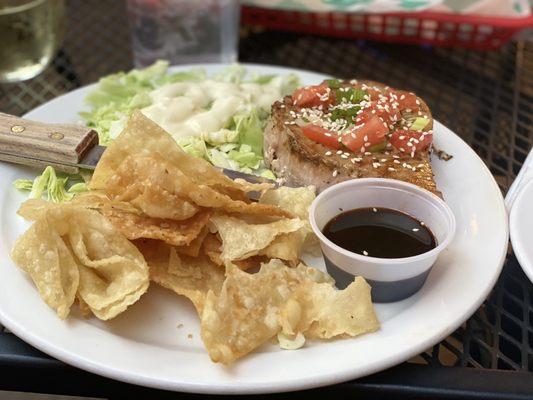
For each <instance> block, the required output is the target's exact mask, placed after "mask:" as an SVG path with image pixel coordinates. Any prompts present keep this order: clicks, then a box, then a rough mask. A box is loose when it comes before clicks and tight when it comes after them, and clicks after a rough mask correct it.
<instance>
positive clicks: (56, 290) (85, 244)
mask: <svg viewBox="0 0 533 400" xmlns="http://www.w3.org/2000/svg"><path fill="white" fill-rule="evenodd" d="M26 209H28V208H27V205H26ZM37 217H38V218H37V219H36V221H35V222H34V224H33V225H32V226H31V227H30V228H29V229H28V230H27V231H26V232H25V233H24V234H23V235H22V236H21V237H20V238H19V239H18V240H17V242H16V243H15V246H14V248H13V252H12V258H13V260H14V261H15V263H16V264H17V265H18V266H19V267H20V268H21V269H23V270H24V271H26V272H27V273H28V274H29V275H30V277H31V278H32V280H33V281H34V283H35V285H36V286H37V288H38V290H39V293H40V295H41V297H42V298H43V300H44V301H45V302H46V304H48V305H49V306H50V307H51V308H53V309H54V310H56V312H57V314H58V315H59V317H60V318H66V317H67V316H68V314H69V312H70V307H71V306H72V304H73V302H74V300H75V298H76V296H77V297H79V298H80V299H81V300H82V301H83V303H84V304H85V305H86V306H87V307H88V308H89V309H90V310H91V311H92V313H93V314H94V315H96V316H97V317H98V318H100V319H102V320H107V319H110V318H113V317H115V316H116V315H118V314H120V313H121V312H123V311H124V310H125V309H126V308H127V307H128V306H129V305H131V304H133V303H135V302H136V301H137V300H138V299H139V298H140V297H141V295H142V294H143V293H144V292H145V291H146V289H147V288H148V284H149V279H148V266H147V265H146V263H145V261H144V258H143V256H142V254H141V253H140V252H139V251H138V250H137V248H136V247H135V246H134V245H133V244H132V243H131V242H129V241H128V240H127V239H126V238H125V237H124V236H122V235H121V234H120V232H118V231H117V230H116V229H115V228H114V227H113V225H112V224H111V223H110V222H109V221H107V219H106V218H105V217H103V216H102V215H101V214H99V213H98V212H97V211H95V210H91V209H87V208H84V207H82V206H76V205H72V204H69V203H65V204H59V205H57V204H56V205H53V206H50V207H49V208H48V209H45V210H41V214H40V215H38V216H37Z"/></svg>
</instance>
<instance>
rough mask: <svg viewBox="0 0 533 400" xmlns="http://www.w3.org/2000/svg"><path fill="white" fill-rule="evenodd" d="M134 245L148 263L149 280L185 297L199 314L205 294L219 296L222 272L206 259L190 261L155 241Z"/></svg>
mask: <svg viewBox="0 0 533 400" xmlns="http://www.w3.org/2000/svg"><path fill="white" fill-rule="evenodd" d="M135 244H136V245H137V246H138V248H139V250H140V251H141V252H142V254H143V255H144V257H145V259H146V262H147V263H148V266H149V268H150V279H151V280H153V281H154V282H156V283H158V284H160V285H161V286H163V287H165V288H167V289H170V290H172V291H174V292H175V293H177V294H179V295H181V296H185V297H187V298H188V299H189V300H191V301H192V303H193V304H194V306H195V307H196V310H197V311H198V313H199V314H201V312H202V309H203V306H204V300H205V297H206V296H207V293H208V292H211V293H219V292H220V289H221V287H222V283H223V282H224V270H223V269H222V268H220V267H218V266H216V265H215V264H213V263H212V262H211V261H210V260H209V258H208V257H206V256H205V255H202V254H200V255H199V256H198V257H189V256H186V255H183V254H178V253H177V252H176V249H175V248H174V247H172V246H168V245H166V244H164V243H161V242H158V241H154V240H137V241H136V242H135Z"/></svg>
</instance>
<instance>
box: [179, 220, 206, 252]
mask: <svg viewBox="0 0 533 400" xmlns="http://www.w3.org/2000/svg"><path fill="white" fill-rule="evenodd" d="M208 233H209V228H208V227H207V226H206V227H204V228H203V229H202V231H201V232H200V234H199V235H198V236H196V238H195V239H194V240H193V241H192V242H190V243H189V244H188V245H184V246H175V247H174V248H175V249H176V251H177V252H178V253H179V254H183V255H186V256H189V257H198V254H200V249H201V248H202V245H203V244H204V240H205V238H206V236H207V234H208Z"/></svg>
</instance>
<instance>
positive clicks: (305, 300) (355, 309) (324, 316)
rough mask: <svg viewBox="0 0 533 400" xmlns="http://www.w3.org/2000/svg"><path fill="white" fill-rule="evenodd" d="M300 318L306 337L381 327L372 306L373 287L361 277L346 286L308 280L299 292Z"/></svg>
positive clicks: (301, 329) (322, 337)
mask: <svg viewBox="0 0 533 400" xmlns="http://www.w3.org/2000/svg"><path fill="white" fill-rule="evenodd" d="M296 297H297V298H298V300H299V302H300V304H301V310H302V314H301V320H300V322H299V324H298V326H297V328H296V331H297V332H303V333H304V335H305V337H307V338H318V339H330V338H334V337H336V336H358V335H361V334H363V333H366V332H373V331H375V330H377V329H378V328H379V322H378V320H377V317H376V314H375V313H374V309H373V307H372V302H371V298H370V286H369V285H368V283H366V281H365V280H364V279H363V278H362V277H360V276H358V277H356V278H355V279H354V281H353V282H352V283H351V284H350V285H349V286H348V287H346V288H345V289H343V290H337V289H335V287H333V286H332V285H316V284H310V283H309V282H306V283H305V284H303V285H302V286H301V287H300V288H299V289H298V292H297V293H296Z"/></svg>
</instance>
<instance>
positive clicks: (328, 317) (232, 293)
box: [201, 260, 379, 364]
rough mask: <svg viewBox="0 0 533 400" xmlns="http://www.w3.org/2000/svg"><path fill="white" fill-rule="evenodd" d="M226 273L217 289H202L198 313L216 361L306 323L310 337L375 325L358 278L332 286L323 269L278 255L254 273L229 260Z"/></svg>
mask: <svg viewBox="0 0 533 400" xmlns="http://www.w3.org/2000/svg"><path fill="white" fill-rule="evenodd" d="M226 275H227V277H226V280H225V282H224V285H223V286H222V290H221V291H220V294H219V295H217V294H216V293H214V292H210V293H209V294H208V295H207V298H206V300H205V304H204V311H203V313H202V321H201V329H202V340H203V341H204V344H205V346H206V348H207V350H208V352H209V356H210V357H211V359H212V360H213V361H215V362H222V363H224V364H229V363H231V362H233V361H235V360H236V359H238V358H240V357H242V356H244V355H245V354H247V353H249V352H251V351H253V350H254V349H256V348H257V347H259V346H261V345H262V344H263V343H265V342H267V341H268V340H269V339H270V338H272V337H274V336H275V335H277V334H278V333H280V332H282V333H288V334H291V333H293V334H294V333H295V334H298V333H303V334H304V335H305V334H306V332H305V331H299V330H298V329H302V330H303V329H310V335H311V336H312V337H332V336H337V335H342V334H349V335H358V334H362V333H365V332H371V331H374V330H376V329H378V327H379V322H378V321H377V318H376V316H375V314H374V310H373V306H372V302H371V300H370V287H369V286H368V285H367V284H366V282H365V281H364V280H363V279H362V278H358V280H356V282H354V283H352V284H351V285H350V286H349V287H348V288H347V289H345V290H344V291H337V290H336V289H335V288H334V287H333V282H332V280H331V278H330V277H329V276H328V275H327V274H325V273H322V272H320V271H317V270H315V269H313V268H310V267H306V266H304V265H300V266H298V267H297V268H288V267H287V266H285V265H284V264H283V263H281V262H280V261H279V260H272V261H271V262H270V263H268V264H263V266H262V267H261V270H260V271H259V272H258V273H256V274H248V273H246V272H243V271H241V270H239V269H238V268H236V267H235V266H232V265H228V267H227V272H226ZM336 302H340V304H339V305H340V307H339V308H337V306H336ZM306 307H309V308H308V309H306ZM321 307H324V309H325V310H326V312H322V310H323V308H321ZM317 327H318V328H317Z"/></svg>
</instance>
